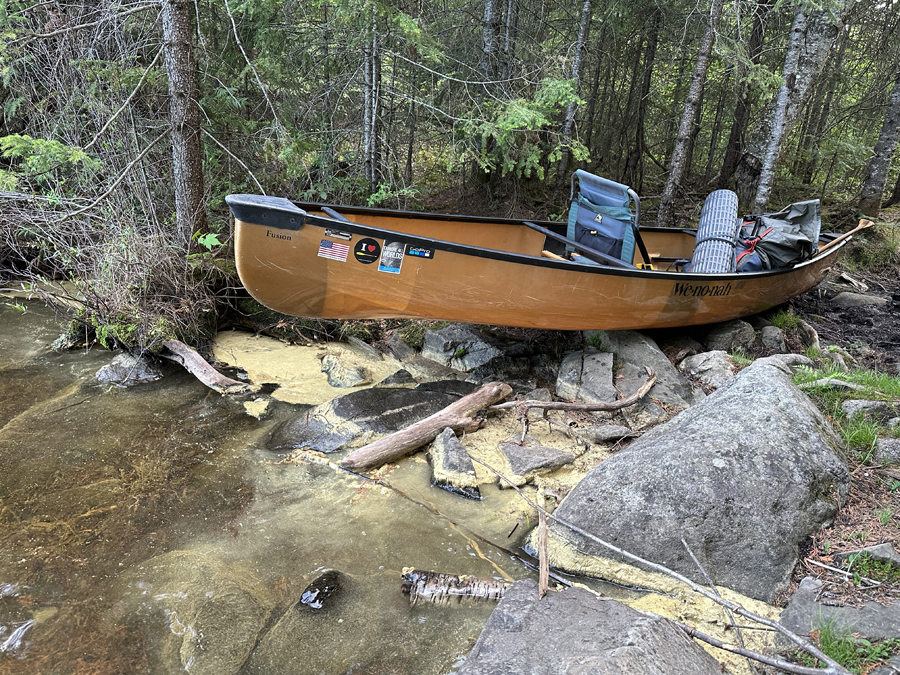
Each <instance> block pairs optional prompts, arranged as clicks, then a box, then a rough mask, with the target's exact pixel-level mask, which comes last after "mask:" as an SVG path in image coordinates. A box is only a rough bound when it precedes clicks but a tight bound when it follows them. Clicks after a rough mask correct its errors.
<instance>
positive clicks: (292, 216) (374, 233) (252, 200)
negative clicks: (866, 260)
mask: <svg viewBox="0 0 900 675" xmlns="http://www.w3.org/2000/svg"><path fill="white" fill-rule="evenodd" d="M225 201H226V202H227V203H228V205H229V207H230V208H231V211H232V214H233V215H234V217H235V219H236V220H238V221H240V222H242V223H245V224H248V225H255V226H259V227H273V228H276V229H281V230H290V231H298V230H300V229H301V228H302V227H304V226H314V227H319V228H322V229H334V230H340V231H344V232H351V233H353V234H357V235H362V236H367V237H373V238H379V239H386V240H390V241H397V242H402V243H404V244H412V245H416V246H426V247H428V248H433V249H435V250H440V251H447V252H449V253H458V254H462V255H469V256H475V257H479V258H488V259H494V260H500V261H504V262H511V263H516V264H520V265H526V266H529V267H546V268H550V269H559V270H568V271H577V272H581V273H585V274H600V275H605V276H616V277H640V278H654V279H661V280H662V279H666V280H679V281H685V282H688V283H701V282H707V283H709V282H728V281H736V280H751V279H762V278H768V277H775V276H780V275H785V274H792V273H795V272H797V271H798V270H802V269H803V268H804V267H807V266H809V265H815V264H819V263H820V262H821V261H822V260H824V259H826V258H830V257H832V256H834V255H836V254H837V252H838V251H839V250H840V249H841V248H843V247H844V245H845V244H846V243H847V242H848V241H850V238H849V237H848V238H847V239H846V240H844V241H842V242H840V243H839V244H837V245H836V246H833V247H831V248H829V249H828V250H827V251H826V252H825V253H824V254H822V255H819V254H817V255H816V256H813V257H812V258H810V259H809V260H805V261H803V262H801V263H798V264H796V265H793V266H791V267H784V268H779V269H770V270H762V271H759V272H729V273H718V274H693V273H691V272H668V271H664V270H644V269H627V268H621V267H613V266H610V265H599V264H598V265H593V264H587V263H581V262H577V261H573V260H557V259H554V258H545V257H543V256H533V255H528V254H524V253H514V252H511V251H503V250H499V249H492V248H482V247H479V246H473V245H470V244H460V243H456V242H451V241H446V240H443V239H435V238H432V237H425V236H420V235H411V234H406V233H404V232H398V231H396V230H389V229H386V228H380V227H375V226H371V225H365V224H361V223H356V222H353V221H345V220H338V219H336V218H331V217H328V216H321V215H318V214H312V213H309V212H307V211H306V210H304V209H302V208H300V206H298V204H297V203H294V202H292V201H290V200H288V199H284V198H281V197H263V196H259V195H228V196H227V197H226V200H225ZM301 203H302V202H301ZM302 204H303V205H304V206H308V207H312V208H322V207H323V206H329V208H335V207H334V206H333V205H326V204H313V203H302ZM337 209H340V211H338V212H339V213H341V214H342V215H343V213H348V214H353V213H356V214H377V215H381V216H389V217H397V218H415V219H426V220H427V219H434V220H440V221H445V222H470V223H480V222H490V223H504V224H508V225H510V226H520V227H526V225H524V224H523V222H522V221H521V220H515V219H509V218H480V217H477V216H461V215H453V214H431V213H419V212H412V211H392V210H389V209H375V208H366V207H348V206H337ZM337 209H336V210H337ZM532 222H533V221H532ZM539 222H542V223H543V224H546V225H558V223H553V222H550V221H539ZM641 230H642V231H645V232H650V231H656V232H666V233H671V234H673V235H676V234H685V233H687V234H688V235H689V236H690V234H693V233H694V231H692V230H687V231H686V230H683V229H678V228H641Z"/></svg>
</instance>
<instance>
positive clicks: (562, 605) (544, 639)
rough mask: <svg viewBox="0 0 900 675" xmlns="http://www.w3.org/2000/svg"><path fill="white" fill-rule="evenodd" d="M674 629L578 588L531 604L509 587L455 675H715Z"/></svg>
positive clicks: (531, 598)
mask: <svg viewBox="0 0 900 675" xmlns="http://www.w3.org/2000/svg"><path fill="white" fill-rule="evenodd" d="M721 672H722V670H721V666H720V665H719V663H718V662H717V661H716V660H715V659H714V658H713V657H712V656H710V655H709V654H707V653H706V652H705V651H704V650H703V648H702V647H700V646H699V645H697V643H695V642H694V641H693V640H691V639H690V638H689V637H688V636H687V635H686V634H685V633H684V632H683V631H682V630H681V629H679V628H678V627H676V626H675V624H673V623H671V622H670V621H667V620H666V619H663V618H662V617H661V616H657V615H655V614H648V613H643V612H639V611H638V610H636V609H632V608H630V607H628V606H627V605H624V604H622V603H621V602H617V601H616V600H612V599H610V598H598V597H597V596H595V595H593V594H592V593H591V592H590V591H587V590H585V589H583V588H575V587H573V588H569V589H567V590H565V591H562V592H559V593H556V592H550V593H548V594H547V595H546V596H545V597H544V598H542V599H539V598H538V588H537V583H536V582H534V581H532V580H530V579H528V580H524V581H517V582H516V583H515V584H513V585H512V586H511V587H510V588H509V589H507V591H506V593H505V594H504V596H503V599H502V600H501V601H500V604H499V605H497V608H496V609H495V610H494V612H493V613H492V614H491V618H490V619H488V622H487V624H486V625H485V627H484V630H483V631H482V633H481V636H480V637H479V638H478V641H477V642H476V643H475V646H474V647H473V648H472V653H471V654H470V655H469V658H468V659H467V660H466V662H465V664H464V665H463V667H462V668H461V669H460V671H459V673H460V675H509V673H542V674H544V675H566V674H569V673H573V674H574V673H591V674H592V675H621V674H622V673H628V675H719V674H720V673H721Z"/></svg>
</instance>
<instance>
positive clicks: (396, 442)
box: [341, 382, 512, 469]
mask: <svg viewBox="0 0 900 675" xmlns="http://www.w3.org/2000/svg"><path fill="white" fill-rule="evenodd" d="M511 393H512V388H511V387H510V386H509V385H508V384H503V383H502V382H489V383H488V384H485V385H483V386H482V387H480V388H479V389H476V390H475V391H473V392H472V393H471V394H468V395H466V396H463V397H462V398H461V399H459V400H458V401H454V402H453V403H451V404H450V405H448V406H447V407H446V408H444V409H443V410H441V411H439V412H436V413H435V414H434V415H432V416H431V417H426V418H425V419H424V420H422V421H420V422H416V423H415V424H413V425H411V426H409V427H407V428H406V429H401V430H400V431H397V432H394V433H393V434H390V435H388V436H384V437H383V438H379V439H378V440H377V441H375V442H374V443H369V444H368V445H365V446H363V447H361V448H359V449H358V450H354V451H353V452H351V453H350V454H349V455H347V456H346V457H344V459H343V461H341V466H343V467H345V468H348V469H371V468H374V467H376V466H381V465H382V464H387V463H388V462H391V461H393V460H395V459H399V458H401V457H403V456H405V455H408V454H409V453H411V452H413V451H414V450H418V449H419V448H421V447H422V446H423V445H425V444H426V443H430V442H431V441H433V440H434V439H435V438H437V436H438V434H440V433H441V432H442V431H443V430H444V429H446V428H447V427H450V428H451V429H453V430H454V431H473V430H475V429H477V428H479V427H480V426H481V424H482V420H478V419H473V416H474V415H475V413H476V412H478V411H479V410H483V409H485V408H487V407H489V406H491V405H493V404H494V403H496V402H497V401H502V400H503V399H505V398H506V397H507V396H509V395H510V394H511Z"/></svg>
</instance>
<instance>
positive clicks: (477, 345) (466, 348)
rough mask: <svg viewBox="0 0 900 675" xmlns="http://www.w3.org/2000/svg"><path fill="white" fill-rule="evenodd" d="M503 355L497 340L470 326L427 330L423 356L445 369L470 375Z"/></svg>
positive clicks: (452, 325)
mask: <svg viewBox="0 0 900 675" xmlns="http://www.w3.org/2000/svg"><path fill="white" fill-rule="evenodd" d="M502 355H503V351H502V350H501V349H500V348H499V345H497V344H496V343H495V341H494V340H492V339H490V338H488V337H487V336H486V335H484V333H482V332H481V331H479V330H477V329H476V328H473V327H472V326H469V325H467V324H462V323H454V324H451V325H449V326H446V327H445V328H441V329H440V330H427V331H425V345H424V346H423V347H422V356H423V357H425V358H427V359H431V360H432V361H435V362H437V363H440V364H441V365H443V366H449V367H451V368H454V369H456V370H461V371H463V372H466V373H467V372H469V371H471V370H474V369H475V368H478V367H479V366H483V365H486V364H488V363H490V362H491V361H492V360H493V359H495V358H497V357H499V356H502Z"/></svg>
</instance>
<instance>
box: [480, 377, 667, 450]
mask: <svg viewBox="0 0 900 675" xmlns="http://www.w3.org/2000/svg"><path fill="white" fill-rule="evenodd" d="M645 368H646V366H645ZM646 370H647V381H646V382H644V384H642V385H641V387H640V389H638V390H637V391H636V392H634V393H633V394H632V395H631V396H629V397H628V398H623V399H621V400H619V401H613V402H612V403H568V402H565V401H533V400H531V401H510V402H508V403H500V404H498V405H494V406H491V408H490V409H491V410H504V409H506V408H515V409H516V419H518V420H519V421H520V422H522V439H523V440H524V438H525V434H527V433H528V411H529V410H531V409H532V408H538V409H540V410H543V411H544V416H545V417H546V415H547V411H549V410H582V411H585V412H599V411H612V410H621V409H622V408H627V407H628V406H630V405H634V404H635V403H637V402H638V401H640V400H641V399H642V398H643V397H644V396H645V395H646V394H647V392H648V391H650V388H651V387H652V386H653V385H654V384H655V383H656V374H655V373H654V372H653V371H652V370H651V369H650V368H646Z"/></svg>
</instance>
